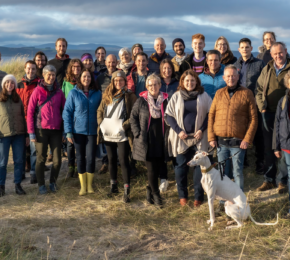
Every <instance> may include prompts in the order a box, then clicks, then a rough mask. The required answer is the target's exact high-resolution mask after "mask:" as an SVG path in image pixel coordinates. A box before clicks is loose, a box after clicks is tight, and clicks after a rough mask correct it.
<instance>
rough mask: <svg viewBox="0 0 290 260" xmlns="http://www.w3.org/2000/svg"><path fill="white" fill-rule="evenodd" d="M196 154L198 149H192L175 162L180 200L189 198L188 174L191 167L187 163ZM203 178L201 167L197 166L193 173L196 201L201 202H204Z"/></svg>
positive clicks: (175, 159)
mask: <svg viewBox="0 0 290 260" xmlns="http://www.w3.org/2000/svg"><path fill="white" fill-rule="evenodd" d="M195 152H196V148H195V147H191V148H189V149H188V150H187V151H186V152H185V153H184V154H178V155H177V157H175V158H174V160H173V165H174V171H175V179H176V183H177V190H178V196H179V198H180V199H187V198H188V189H187V185H188V184H187V174H188V171H189V166H188V165H187V163H188V162H189V161H190V160H191V159H192V158H193V156H194V154H195ZM201 178H202V174H201V170H200V166H196V167H195V168H194V172H193V183H194V186H193V187H194V199H195V200H199V201H203V200H204V191H203V188H202V185H201V183H200V181H201Z"/></svg>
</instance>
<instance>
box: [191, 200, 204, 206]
mask: <svg viewBox="0 0 290 260" xmlns="http://www.w3.org/2000/svg"><path fill="white" fill-rule="evenodd" d="M202 203H203V201H200V200H195V201H194V204H193V206H194V207H195V208H198V207H200V205H201V204H202Z"/></svg>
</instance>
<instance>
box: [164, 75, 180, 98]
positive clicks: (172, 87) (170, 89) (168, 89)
mask: <svg viewBox="0 0 290 260" xmlns="http://www.w3.org/2000/svg"><path fill="white" fill-rule="evenodd" d="M178 85H179V81H178V80H177V79H176V78H172V79H171V81H170V83H169V84H168V85H167V84H166V83H165V81H164V80H163V79H161V88H160V91H161V92H164V93H167V94H168V99H170V98H171V97H172V95H173V94H174V93H175V92H176V90H177V88H178Z"/></svg>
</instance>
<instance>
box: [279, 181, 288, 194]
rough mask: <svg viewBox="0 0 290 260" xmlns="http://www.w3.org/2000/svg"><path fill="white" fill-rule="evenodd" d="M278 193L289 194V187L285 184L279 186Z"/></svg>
mask: <svg viewBox="0 0 290 260" xmlns="http://www.w3.org/2000/svg"><path fill="white" fill-rule="evenodd" d="M278 192H279V194H284V193H287V192H288V187H287V185H285V184H283V183H279V186H278Z"/></svg>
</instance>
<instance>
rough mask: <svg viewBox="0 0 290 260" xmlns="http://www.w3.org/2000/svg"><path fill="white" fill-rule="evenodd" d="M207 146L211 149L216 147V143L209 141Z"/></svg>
mask: <svg viewBox="0 0 290 260" xmlns="http://www.w3.org/2000/svg"><path fill="white" fill-rule="evenodd" d="M209 145H210V146H211V147H217V142H216V141H210V142H209Z"/></svg>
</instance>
